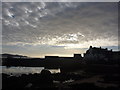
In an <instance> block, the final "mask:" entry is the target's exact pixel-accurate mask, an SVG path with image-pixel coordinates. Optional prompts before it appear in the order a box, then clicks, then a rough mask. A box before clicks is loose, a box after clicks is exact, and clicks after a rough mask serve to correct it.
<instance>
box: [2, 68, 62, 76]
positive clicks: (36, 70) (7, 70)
mask: <svg viewBox="0 0 120 90" xmlns="http://www.w3.org/2000/svg"><path fill="white" fill-rule="evenodd" d="M0 69H1V70H0V72H1V73H6V74H29V73H31V74H34V73H40V72H41V71H42V70H43V69H44V67H9V68H7V67H6V66H0ZM48 70H49V71H50V72H51V73H60V69H48Z"/></svg>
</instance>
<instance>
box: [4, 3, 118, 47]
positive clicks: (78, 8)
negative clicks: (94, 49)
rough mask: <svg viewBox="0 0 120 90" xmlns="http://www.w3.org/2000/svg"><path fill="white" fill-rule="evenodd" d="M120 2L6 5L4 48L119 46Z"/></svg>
mask: <svg viewBox="0 0 120 90" xmlns="http://www.w3.org/2000/svg"><path fill="white" fill-rule="evenodd" d="M117 9H118V6H117V3H114V2H113V3H109V2H101V3H95V2H94V3H83V2H76V3H75V2H12V3H7V2H4V3H3V8H2V14H3V20H2V21H3V24H2V26H3V33H2V34H3V45H18V46H20V45H23V46H24V45H33V46H35V45H44V44H47V45H53V46H66V47H67V46H68V47H71V45H72V47H73V46H74V48H75V47H76V46H75V45H77V46H81V47H88V45H90V43H91V44H92V45H95V46H99V45H100V46H111V45H116V46H117V41H118V22H117V20H118V10H117Z"/></svg>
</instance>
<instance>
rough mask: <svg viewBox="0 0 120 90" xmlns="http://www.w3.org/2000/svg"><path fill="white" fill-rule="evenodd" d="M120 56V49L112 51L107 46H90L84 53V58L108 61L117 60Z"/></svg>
mask: <svg viewBox="0 0 120 90" xmlns="http://www.w3.org/2000/svg"><path fill="white" fill-rule="evenodd" d="M119 57H120V51H112V50H108V49H107V48H105V49H104V48H101V47H100V48H96V47H92V46H90V48H89V50H87V51H86V53H85V54H84V60H94V61H95V60H97V62H99V61H98V60H101V61H102V60H104V61H110V60H114V61H116V60H118V58H119Z"/></svg>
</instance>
